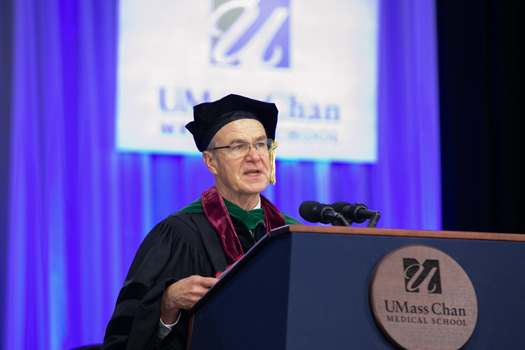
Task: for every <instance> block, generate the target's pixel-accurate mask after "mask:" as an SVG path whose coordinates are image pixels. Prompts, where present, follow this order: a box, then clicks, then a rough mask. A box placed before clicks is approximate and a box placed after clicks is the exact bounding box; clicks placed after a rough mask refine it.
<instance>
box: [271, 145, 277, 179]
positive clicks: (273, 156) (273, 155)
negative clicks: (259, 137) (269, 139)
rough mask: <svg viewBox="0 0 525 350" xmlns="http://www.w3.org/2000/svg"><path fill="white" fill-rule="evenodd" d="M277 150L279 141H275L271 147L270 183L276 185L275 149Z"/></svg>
mask: <svg viewBox="0 0 525 350" xmlns="http://www.w3.org/2000/svg"><path fill="white" fill-rule="evenodd" d="M276 148H277V141H273V143H272V146H271V147H270V164H271V165H270V166H271V169H270V183H271V184H272V185H275V149H276Z"/></svg>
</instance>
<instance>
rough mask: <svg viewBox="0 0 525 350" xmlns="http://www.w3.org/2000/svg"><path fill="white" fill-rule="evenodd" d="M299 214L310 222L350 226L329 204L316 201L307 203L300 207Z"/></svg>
mask: <svg viewBox="0 0 525 350" xmlns="http://www.w3.org/2000/svg"><path fill="white" fill-rule="evenodd" d="M299 214H300V215H301V217H302V218H303V219H305V220H306V221H309V222H321V223H323V224H332V225H335V226H350V224H349V223H348V222H347V221H346V219H345V218H344V216H343V215H341V214H340V213H338V212H337V211H335V210H334V208H332V207H331V206H329V205H327V204H321V203H319V202H316V201H306V202H303V203H302V204H301V206H300V207H299Z"/></svg>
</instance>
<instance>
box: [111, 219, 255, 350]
mask: <svg viewBox="0 0 525 350" xmlns="http://www.w3.org/2000/svg"><path fill="white" fill-rule="evenodd" d="M232 223H233V225H234V228H235V231H236V233H237V235H238V237H239V241H240V243H241V246H242V248H243V251H244V252H246V251H248V250H249V249H250V248H251V247H252V246H253V245H254V244H255V242H256V241H257V240H259V239H260V238H261V237H262V236H263V235H264V234H265V228H264V225H263V224H259V225H258V226H257V227H256V228H255V230H253V231H250V230H248V229H247V228H246V226H245V225H244V224H243V223H242V222H241V221H239V220H237V219H235V218H234V217H232ZM232 263H233V261H231V260H229V259H228V258H227V256H226V254H225V253H224V251H223V249H222V245H221V242H220V240H219V237H218V235H217V233H216V232H215V230H214V229H213V227H212V226H211V225H210V223H209V222H208V220H207V219H206V217H205V216H204V214H201V213H175V214H172V215H170V216H169V217H168V218H166V219H165V220H163V221H161V222H160V223H159V224H158V225H156V226H155V227H154V228H153V230H151V232H150V233H149V234H148V235H147V236H146V238H145V239H144V241H143V242H142V244H141V246H140V247H139V249H138V251H137V254H136V256H135V259H134V260H133V263H132V265H131V267H130V270H129V272H128V275H127V277H126V281H125V282H124V286H123V288H122V290H121V291H120V294H119V297H118V300H117V304H116V306H115V311H114V313H113V316H112V317H111V320H110V322H109V324H108V327H107V329H106V334H105V336H104V346H103V349H180V350H184V349H186V343H187V337H188V327H189V315H188V311H185V310H183V311H182V313H181V318H180V320H179V322H178V323H177V325H175V327H174V328H173V330H172V331H171V333H170V334H169V335H168V336H167V337H166V338H164V339H163V340H160V338H158V329H159V319H160V305H161V300H162V295H163V293H164V291H165V289H166V288H167V287H168V286H169V285H170V284H172V283H174V282H176V281H178V280H180V279H182V278H186V277H188V276H191V275H200V276H205V277H213V276H215V274H216V273H217V272H218V271H224V270H225V268H226V267H227V266H228V265H230V264H232Z"/></svg>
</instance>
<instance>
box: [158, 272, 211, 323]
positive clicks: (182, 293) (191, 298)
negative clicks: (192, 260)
mask: <svg viewBox="0 0 525 350" xmlns="http://www.w3.org/2000/svg"><path fill="white" fill-rule="evenodd" d="M217 281H218V279H217V278H214V277H202V276H197V275H194V276H190V277H187V278H183V279H181V280H179V281H177V282H175V283H173V284H172V285H171V286H169V287H168V288H167V289H166V290H165V291H164V294H163V295H162V304H161V307H160V319H161V320H162V322H163V323H164V324H173V323H175V321H177V318H178V317H179V313H180V311H181V310H189V309H191V308H192V307H193V305H195V303H196V302H197V301H199V299H200V298H202V296H203V295H204V294H205V293H206V292H207V291H208V290H209V289H210V288H211V287H212V286H213V285H214V284H215V283H216V282H217Z"/></svg>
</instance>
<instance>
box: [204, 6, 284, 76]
mask: <svg viewBox="0 0 525 350" xmlns="http://www.w3.org/2000/svg"><path fill="white" fill-rule="evenodd" d="M210 39H211V40H210V41H211V48H210V62H211V64H212V65H217V66H223V67H239V68H250V69H251V68H253V69H261V68H270V69H275V68H285V69H286V68H290V0H265V1H261V0H226V1H224V0H213V6H212V12H211V34H210Z"/></svg>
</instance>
